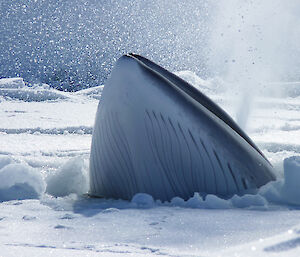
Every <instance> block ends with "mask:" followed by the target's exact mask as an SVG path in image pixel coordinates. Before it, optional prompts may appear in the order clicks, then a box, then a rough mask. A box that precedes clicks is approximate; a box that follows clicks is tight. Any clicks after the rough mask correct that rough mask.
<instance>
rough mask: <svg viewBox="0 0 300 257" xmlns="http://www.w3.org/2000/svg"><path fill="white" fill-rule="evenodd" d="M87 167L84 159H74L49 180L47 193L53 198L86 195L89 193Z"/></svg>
mask: <svg viewBox="0 0 300 257" xmlns="http://www.w3.org/2000/svg"><path fill="white" fill-rule="evenodd" d="M88 185H89V184H88V176H87V167H86V165H85V163H84V160H83V159H82V158H74V159H71V160H70V161H68V162H67V163H66V164H64V165H63V167H61V168H60V169H59V170H58V171H57V172H55V173H53V174H51V175H49V177H48V178H47V189H46V192H47V193H49V194H51V195H53V196H56V197H58V196H67V195H69V194H72V193H75V194H78V195H80V194H84V193H87V191H88Z"/></svg>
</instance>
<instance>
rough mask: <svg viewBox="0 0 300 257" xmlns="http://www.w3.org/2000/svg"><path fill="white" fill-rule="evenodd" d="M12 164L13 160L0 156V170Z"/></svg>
mask: <svg viewBox="0 0 300 257" xmlns="http://www.w3.org/2000/svg"><path fill="white" fill-rule="evenodd" d="M12 162H13V160H12V158H10V157H9V156H0V170H1V169H2V168H4V167H5V166H6V165H8V164H10V163H12Z"/></svg>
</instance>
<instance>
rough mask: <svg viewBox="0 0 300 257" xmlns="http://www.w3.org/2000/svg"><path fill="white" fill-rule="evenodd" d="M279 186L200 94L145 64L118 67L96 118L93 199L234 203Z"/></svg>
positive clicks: (126, 62) (127, 59)
mask: <svg viewBox="0 0 300 257" xmlns="http://www.w3.org/2000/svg"><path fill="white" fill-rule="evenodd" d="M274 179H275V176H274V174H273V168H272V166H271V164H270V163H269V161H268V160H267V159H266V157H265V156H264V155H263V154H262V152H261V151H260V150H259V149H258V147H257V146H256V145H255V144H254V143H253V142H252V140H251V139H250V138H249V137H248V136H247V135H246V134H245V132H243V131H242V130H241V129H240V128H239V126H238V125H237V124H236V123H235V122H234V121H233V119H231V118H230V116H229V115H228V114H227V113H226V112H225V111H223V110H222V109H221V108H220V107H219V106H218V105H216V104H215V103H214V102H213V101H212V100H210V99H209V98H208V97H207V96H205V95H204V94H203V93H201V92H200V91H199V90H198V89H196V88H194V87H193V86H192V85H190V84H189V83H187V82H186V81H184V80H182V79H181V78H179V77H177V76H176V75H174V74H173V73H171V72H169V71H167V70H166V69H164V68H162V67H160V66H159V65H157V64H155V63H153V62H152V61H150V60H148V59H146V58H145V57H142V56H139V55H136V54H128V55H124V56H122V57H121V58H120V59H119V60H118V61H117V63H116V65H115V67H114V69H113V71H112V74H111V76H110V78H109V79H108V81H107V83H106V85H105V87H104V90H103V93H102V96H101V99H100V102H99V105H98V110H97V114H96V121H95V126H94V130H93V136H92V146H91V155H90V194H91V195H94V196H100V197H105V198H121V199H131V198H132V197H133V196H134V195H135V194H136V193H147V194H150V195H152V196H153V197H154V198H155V199H160V200H163V201H165V200H170V199H172V198H173V197H176V196H178V197H181V198H183V199H188V198H190V197H191V196H193V194H194V192H199V193H200V194H203V195H206V194H215V195H218V196H220V197H223V198H227V197H230V196H232V195H234V194H239V195H242V194H244V193H246V192H250V191H251V190H253V189H257V188H259V187H260V186H262V185H264V184H266V183H267V182H269V181H271V180H274Z"/></svg>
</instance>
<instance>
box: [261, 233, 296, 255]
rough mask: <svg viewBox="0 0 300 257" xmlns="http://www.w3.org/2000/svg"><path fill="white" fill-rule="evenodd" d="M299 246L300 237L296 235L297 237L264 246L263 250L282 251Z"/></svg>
mask: <svg viewBox="0 0 300 257" xmlns="http://www.w3.org/2000/svg"><path fill="white" fill-rule="evenodd" d="M299 246H300V237H297V238H294V239H291V240H287V241H285V242H282V243H278V244H275V245H272V246H269V247H266V248H265V249H264V251H266V252H284V251H288V250H291V249H294V248H296V247H299Z"/></svg>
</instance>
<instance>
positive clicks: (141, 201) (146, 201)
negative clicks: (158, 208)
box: [131, 193, 154, 208]
mask: <svg viewBox="0 0 300 257" xmlns="http://www.w3.org/2000/svg"><path fill="white" fill-rule="evenodd" d="M131 202H132V203H133V204H135V205H136V206H137V207H140V208H151V207H153V206H154V200H153V197H152V196H151V195H148V194H144V193H138V194H136V195H134V196H133V197H132V200H131Z"/></svg>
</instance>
